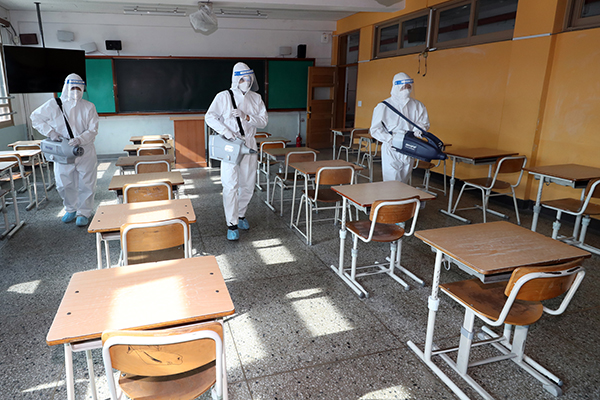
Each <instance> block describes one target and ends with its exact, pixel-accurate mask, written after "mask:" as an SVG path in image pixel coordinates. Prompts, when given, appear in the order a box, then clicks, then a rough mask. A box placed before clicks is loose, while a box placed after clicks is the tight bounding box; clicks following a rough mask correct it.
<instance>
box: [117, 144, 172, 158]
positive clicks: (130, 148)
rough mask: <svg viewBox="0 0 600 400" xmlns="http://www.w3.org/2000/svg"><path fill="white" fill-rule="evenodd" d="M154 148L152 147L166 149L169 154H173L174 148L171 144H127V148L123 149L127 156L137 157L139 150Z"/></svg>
mask: <svg viewBox="0 0 600 400" xmlns="http://www.w3.org/2000/svg"><path fill="white" fill-rule="evenodd" d="M146 147H149V148H152V147H164V148H165V149H166V151H167V154H169V153H172V151H171V149H172V148H173V146H171V145H170V144H169V143H164V144H161V143H156V144H152V143H148V144H127V145H125V147H124V148H123V151H124V152H126V153H127V154H129V155H130V156H137V150H138V149H139V148H146Z"/></svg>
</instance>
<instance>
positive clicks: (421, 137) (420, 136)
mask: <svg viewBox="0 0 600 400" xmlns="http://www.w3.org/2000/svg"><path fill="white" fill-rule="evenodd" d="M413 134H414V135H415V136H416V137H418V138H419V139H423V134H422V133H421V131H418V130H417V131H414V132H413Z"/></svg>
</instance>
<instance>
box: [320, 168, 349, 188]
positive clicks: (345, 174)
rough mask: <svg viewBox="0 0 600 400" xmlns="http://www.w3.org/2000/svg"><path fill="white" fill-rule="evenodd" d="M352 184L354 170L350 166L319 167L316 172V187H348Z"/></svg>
mask: <svg viewBox="0 0 600 400" xmlns="http://www.w3.org/2000/svg"><path fill="white" fill-rule="evenodd" d="M353 183H354V168H353V167H352V166H350V165H344V166H340V167H321V168H319V169H318V170H317V175H316V184H317V186H318V185H329V186H332V185H348V184H353Z"/></svg>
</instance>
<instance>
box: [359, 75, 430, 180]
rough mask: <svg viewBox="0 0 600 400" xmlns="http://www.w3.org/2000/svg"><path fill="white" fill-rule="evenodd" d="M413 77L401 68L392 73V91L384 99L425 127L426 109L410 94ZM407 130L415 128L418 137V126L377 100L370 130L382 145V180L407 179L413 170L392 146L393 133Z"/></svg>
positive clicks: (403, 156)
mask: <svg viewBox="0 0 600 400" xmlns="http://www.w3.org/2000/svg"><path fill="white" fill-rule="evenodd" d="M412 86H413V80H412V79H411V78H410V77H409V76H408V75H407V74H405V73H403V72H401V73H399V74H396V75H395V76H394V80H393V81H392V91H391V95H392V97H390V98H389V99H387V100H386V101H387V102H388V103H390V104H391V105H392V106H394V107H395V108H396V109H397V110H398V111H400V112H401V113H402V114H404V116H406V117H407V118H408V119H410V120H411V121H412V122H414V123H415V124H417V125H418V126H420V127H421V128H422V129H424V130H425V131H427V130H428V129H429V116H428V115H427V109H426V108H425V106H424V105H423V103H421V102H420V101H418V100H415V99H413V98H412V97H411V94H412ZM408 131H412V132H414V134H415V136H416V137H421V132H420V131H419V129H417V128H415V127H414V126H413V125H411V124H410V123H408V122H407V121H405V120H404V119H402V117H400V116H399V115H398V114H396V113H395V112H394V111H392V110H391V109H390V108H389V107H388V106H386V105H385V104H383V103H379V104H377V106H376V107H375V109H374V110H373V118H372V120H371V128H370V133H371V136H373V137H374V138H375V139H377V140H379V141H380V142H381V143H382V145H381V172H382V174H383V180H384V181H401V182H404V183H408V178H409V174H410V173H411V171H412V165H413V164H412V163H413V159H412V158H411V157H409V156H406V155H404V154H401V153H399V152H397V151H396V150H394V149H393V148H392V138H393V136H394V135H403V134H405V133H406V132H408Z"/></svg>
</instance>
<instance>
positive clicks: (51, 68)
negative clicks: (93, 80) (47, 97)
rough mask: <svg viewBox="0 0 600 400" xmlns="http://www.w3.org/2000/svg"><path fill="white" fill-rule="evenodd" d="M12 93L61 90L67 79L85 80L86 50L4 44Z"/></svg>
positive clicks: (9, 91)
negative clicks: (70, 76)
mask: <svg viewBox="0 0 600 400" xmlns="http://www.w3.org/2000/svg"><path fill="white" fill-rule="evenodd" d="M2 49H3V51H4V61H5V65H6V80H7V81H8V93H9V94H14V93H54V92H60V91H61V90H62V87H63V83H64V81H65V78H66V77H67V75H69V74H70V73H76V74H78V75H79V76H81V77H82V78H83V79H84V80H85V51H83V50H66V49H49V48H44V47H24V46H2Z"/></svg>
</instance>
